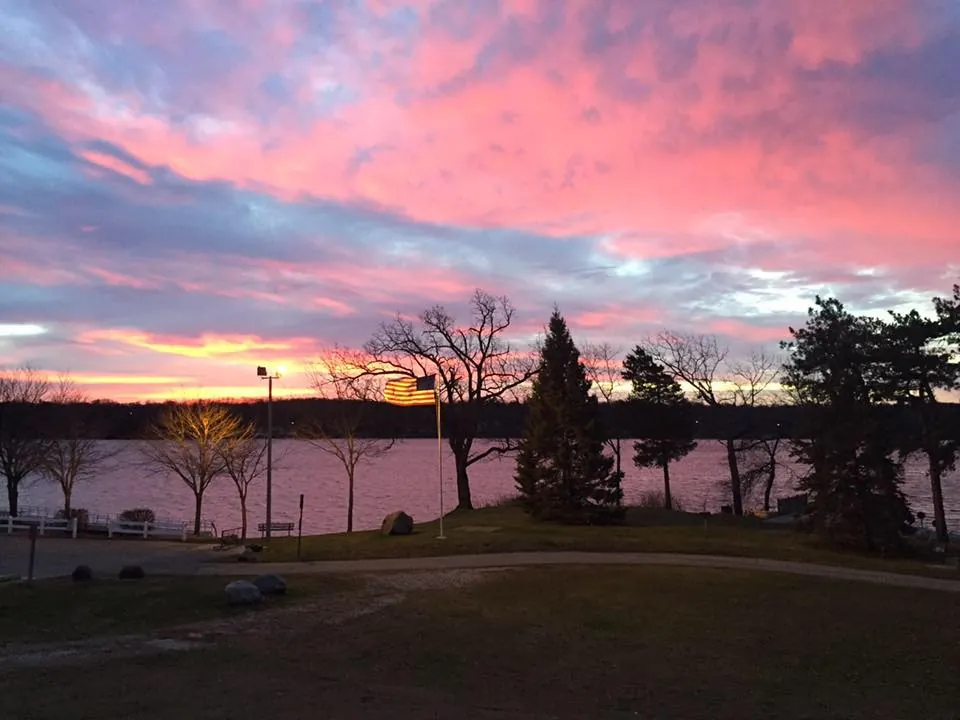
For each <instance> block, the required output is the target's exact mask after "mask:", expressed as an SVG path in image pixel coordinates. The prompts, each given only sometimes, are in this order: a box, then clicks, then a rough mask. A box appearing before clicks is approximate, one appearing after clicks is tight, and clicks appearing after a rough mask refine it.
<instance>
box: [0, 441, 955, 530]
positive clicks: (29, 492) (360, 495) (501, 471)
mask: <svg viewBox="0 0 960 720" xmlns="http://www.w3.org/2000/svg"><path fill="white" fill-rule="evenodd" d="M107 442H108V444H110V445H111V446H114V447H116V448H118V449H119V454H118V455H117V456H116V457H115V458H114V459H113V460H112V461H111V465H110V466H105V467H104V469H103V472H102V473H101V474H100V476H99V477H97V478H96V479H95V480H90V481H88V482H85V483H83V484H79V485H78V486H77V488H76V490H75V491H74V499H73V506H74V507H77V508H87V509H88V510H89V511H90V512H91V514H93V513H101V514H111V515H114V514H117V513H120V512H121V511H123V510H125V509H127V508H131V507H149V508H151V509H153V511H154V512H155V513H156V514H157V516H158V517H169V518H179V519H183V520H190V519H192V518H193V494H192V492H191V491H190V489H189V488H187V487H186V485H184V484H183V482H182V481H180V480H179V479H177V478H176V477H174V476H171V477H166V476H157V475H154V474H152V473H150V472H148V471H146V470H145V469H144V468H143V466H142V459H141V457H140V453H139V451H138V443H137V442H136V441H107ZM478 447H480V448H481V449H482V448H483V447H485V445H483V444H478ZM444 451H445V457H444V466H443V467H444V500H445V508H446V509H447V510H450V509H452V508H453V507H454V506H455V505H456V501H457V494H456V482H455V480H454V473H453V468H454V465H453V457H452V455H450V453H449V449H448V448H447V447H446V445H445V446H444ZM274 455H275V458H274V472H273V518H274V520H291V521H296V520H297V517H298V514H299V510H298V503H299V497H300V493H303V495H304V513H303V531H304V533H324V532H340V531H343V530H345V529H346V506H347V501H346V496H347V485H346V476H345V474H344V471H343V467H342V466H341V465H340V463H339V461H338V460H337V459H336V458H334V457H331V456H330V455H328V454H326V453H324V452H323V451H322V450H320V449H318V448H316V447H314V446H312V445H310V444H309V443H307V442H304V441H299V440H275V441H274ZM630 455H631V447H630V445H629V441H625V443H624V452H623V456H624V459H625V466H624V471H625V473H626V480H625V482H624V494H625V495H626V500H627V502H628V503H629V502H631V501H634V500H635V499H636V498H637V497H638V495H640V494H641V493H642V492H644V491H648V490H658V489H660V488H661V487H662V479H661V478H662V476H661V475H660V472H659V470H656V469H654V470H648V469H644V470H638V469H637V468H635V467H634V466H633V464H632V463H630V462H629V461H628V460H627V458H628V457H630ZM783 461H784V462H785V463H786V464H788V465H789V464H790V463H789V460H788V458H787V456H786V448H784V452H783ZM513 470H514V460H513V458H512V457H505V458H502V459H498V458H492V459H487V460H485V461H482V462H480V463H477V464H475V465H473V466H472V467H471V468H470V480H471V488H472V490H473V498H474V504H475V505H476V506H482V505H485V504H491V503H495V502H496V501H498V500H500V499H503V498H504V497H507V496H512V495H514V494H515V493H514V481H513ZM795 472H796V468H795V467H794V468H793V469H792V470H788V469H780V470H779V476H780V477H779V480H778V484H777V487H776V488H775V490H774V493H773V497H774V498H776V497H777V496H780V497H783V496H786V495H791V494H793V487H792V486H793V483H794V473H795ZM725 477H727V466H726V456H725V454H724V449H723V447H722V446H721V445H720V443H718V442H717V441H713V440H705V441H701V443H700V445H699V446H698V447H697V449H696V450H695V451H694V452H692V453H691V454H689V455H688V456H687V457H686V458H684V459H683V460H681V461H680V462H678V463H676V464H675V465H673V466H671V480H672V488H673V493H674V497H676V498H678V499H679V500H680V501H681V502H682V504H683V507H684V508H685V509H687V510H693V511H700V510H703V509H707V510H711V511H718V510H719V507H720V505H722V504H727V503H729V500H728V498H727V496H726V494H725V493H724V491H723V490H722V489H721V488H720V486H719V481H721V480H723V479H724V478H725ZM944 485H945V487H944V494H945V496H946V510H947V517H948V519H949V520H951V521H952V522H951V523H950V527H952V528H956V527H958V525H960V476H958V474H957V473H954V474H953V475H951V476H949V477H948V478H946V480H945V483H944ZM265 486H266V483H265V481H264V480H260V481H258V482H256V483H254V485H253V486H252V487H251V490H250V498H249V500H248V509H249V523H250V528H251V529H252V530H255V528H256V523H257V522H261V521H262V520H263V517H264V504H265V498H264V493H265ZM438 488H439V485H438V481H437V444H436V441H431V440H419V439H417V440H404V441H400V442H398V443H397V444H396V445H395V446H394V447H393V449H392V450H391V451H390V452H389V453H387V454H386V455H385V456H383V457H381V458H378V459H375V460H371V461H370V462H369V463H365V464H362V465H360V466H359V467H358V468H357V489H356V508H355V514H354V527H355V528H356V529H369V528H374V527H378V526H379V524H380V521H381V520H382V519H383V516H384V515H385V514H387V513H388V512H391V511H393V510H405V511H406V512H408V513H410V514H411V515H412V516H413V517H414V519H415V520H422V521H425V520H429V519H432V518H435V517H437V514H438V511H439V491H438ZM905 490H906V492H907V496H908V497H909V499H910V502H911V506H912V508H913V509H914V511H917V510H923V511H925V512H926V513H927V514H928V516H932V510H931V504H930V486H929V481H928V479H927V477H926V472H925V470H924V465H923V463H922V462H921V461H919V460H916V461H912V462H911V463H909V464H908V466H907V473H906V486H905ZM3 496H4V497H3V498H2V500H0V505H5V501H6V497H5V493H3ZM756 500H757V502H756V503H754V505H757V504H758V503H762V495H761V496H759V497H758V498H757V499H756ZM61 502H62V501H61V496H60V492H59V488H58V487H57V486H55V485H52V484H50V483H47V482H43V481H32V482H28V483H27V485H26V486H25V487H24V488H23V489H22V492H21V505H22V506H39V507H45V508H48V509H49V510H50V511H51V512H53V511H55V510H56V508H58V507H60V505H61ZM203 517H204V519H206V520H210V521H213V522H214V523H215V524H216V527H217V529H218V530H223V529H224V528H229V527H236V526H238V525H239V524H240V506H239V503H238V502H237V498H236V490H235V489H234V486H233V483H232V482H231V481H230V480H229V479H227V478H223V479H218V480H216V481H215V482H214V483H213V484H212V485H211V487H210V488H209V490H208V491H207V493H206V495H205V496H204V508H203ZM252 534H255V533H252Z"/></svg>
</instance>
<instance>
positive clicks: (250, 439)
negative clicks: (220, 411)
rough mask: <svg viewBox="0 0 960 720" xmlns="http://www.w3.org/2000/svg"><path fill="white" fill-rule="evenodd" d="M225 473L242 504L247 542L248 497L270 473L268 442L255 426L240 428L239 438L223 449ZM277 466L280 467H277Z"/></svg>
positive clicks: (227, 442)
mask: <svg viewBox="0 0 960 720" xmlns="http://www.w3.org/2000/svg"><path fill="white" fill-rule="evenodd" d="M219 452H220V458H221V460H222V461H223V471H224V472H225V473H226V475H227V476H228V477H229V478H230V479H231V480H232V481H233V485H234V487H235V488H236V489H237V497H238V498H239V500H240V540H241V541H245V540H246V539H247V497H248V496H249V493H250V486H251V485H252V484H253V483H254V482H256V481H257V480H258V479H259V478H261V477H262V476H263V475H264V474H265V473H266V471H267V462H266V457H267V442H266V440H264V439H262V438H258V437H257V428H256V425H255V424H254V423H247V424H242V423H241V424H239V426H238V428H237V430H236V434H235V435H233V436H231V437H228V438H226V439H225V440H224V442H223V443H222V444H221V445H220V450H219ZM274 466H276V464H274Z"/></svg>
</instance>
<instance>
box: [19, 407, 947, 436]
mask: <svg viewBox="0 0 960 720" xmlns="http://www.w3.org/2000/svg"><path fill="white" fill-rule="evenodd" d="M179 404H180V403H176V402H165V403H114V402H103V401H92V402H90V401H87V402H85V403H84V404H83V415H84V420H83V422H82V423H81V430H82V432H83V433H84V435H85V436H86V437H90V438H94V439H107V440H139V439H143V437H144V435H145V433H146V432H147V430H148V429H149V428H150V427H151V426H152V425H153V424H154V423H155V422H156V421H157V419H158V418H160V416H161V415H162V414H163V413H164V411H165V410H167V409H169V408H170V407H171V406H175V405H179ZM219 404H220V405H224V406H226V407H229V408H230V409H231V410H232V411H234V412H235V413H237V415H239V416H240V417H241V418H243V419H244V420H245V421H248V422H252V423H254V424H255V426H256V431H257V433H258V434H261V435H263V434H266V431H267V420H266V418H267V409H266V403H265V402H229V401H221V402H219ZM64 409H65V408H64V407H62V406H60V405H58V404H57V403H54V402H49V403H43V404H41V405H36V406H21V407H14V406H12V405H11V406H8V413H9V414H11V415H13V414H16V416H17V417H18V418H20V422H21V423H22V424H23V428H24V432H25V433H27V432H29V433H31V434H32V435H34V436H37V437H40V436H43V435H56V434H60V433H62V432H63V430H62V428H63V427H64V426H65V424H67V423H68V420H67V418H68V417H69V413H65V412H64ZM72 409H76V408H72ZM459 411H460V408H459V407H458V406H456V405H452V406H445V407H444V412H443V415H444V417H443V418H442V419H443V424H444V426H447V425H448V424H449V425H454V424H456V423H457V420H458V418H457V414H458V412H459ZM357 412H359V414H360V415H361V416H362V418H363V420H362V423H361V425H360V426H359V428H358V430H357V436H358V437H367V438H397V439H401V438H435V437H436V433H437V430H436V419H435V417H434V411H433V409H432V408H426V407H419V408H418V407H415V408H398V407H394V406H392V405H388V404H386V403H384V402H377V401H356V400H335V399H326V398H305V399H284V400H274V401H273V435H274V437H277V438H295V437H297V436H298V428H302V427H305V426H310V425H313V424H316V423H317V422H320V423H323V424H331V423H336V422H339V421H340V418H342V417H343V415H344V414H351V413H357ZM527 412H528V407H527V404H526V403H524V402H511V403H489V404H486V405H484V406H483V408H482V409H481V410H480V411H479V412H477V413H476V414H475V418H476V420H477V433H476V437H477V438H478V439H484V440H499V439H502V438H519V437H520V436H521V435H522V433H523V428H524V423H525V422H526V417H527ZM871 412H873V413H876V415H877V416H878V417H882V418H884V422H885V423H887V424H888V425H889V426H890V427H891V428H893V429H894V430H895V431H897V432H906V431H907V430H908V429H910V428H912V427H914V426H915V425H916V424H917V419H916V417H915V416H914V415H913V414H912V413H911V412H910V410H909V408H906V407H899V406H878V407H875V408H872V410H871ZM598 413H599V416H600V419H601V422H602V424H603V426H604V427H605V428H607V429H608V432H609V433H610V435H611V437H613V436H617V437H620V438H638V437H646V436H648V435H649V434H650V433H651V432H652V431H653V429H655V428H659V427H661V426H662V421H663V417H662V416H663V410H662V408H660V407H658V406H657V405H655V404H651V403H644V402H642V401H639V400H630V399H623V400H612V401H611V402H609V403H600V407H599V408H598ZM820 414H821V413H820V412H819V411H818V410H817V409H816V408H809V407H800V406H797V405H787V404H774V405H758V406H754V407H750V406H736V407H735V406H724V405H721V406H708V405H698V404H694V405H693V406H692V407H691V409H690V417H691V419H692V421H693V425H694V429H693V437H695V438H697V439H701V440H704V439H718V438H722V437H724V436H726V435H729V434H733V435H735V436H736V437H740V438H744V439H751V438H765V437H779V438H783V439H790V438H796V437H800V436H801V435H802V434H803V432H804V430H805V428H807V427H809V426H810V425H811V424H815V423H816V422H817V417H818V416H819V415H820ZM936 423H937V427H938V428H939V429H940V430H942V432H943V433H945V434H946V436H948V437H952V438H954V439H960V403H944V405H943V412H942V415H941V416H940V417H938V418H937V419H936Z"/></svg>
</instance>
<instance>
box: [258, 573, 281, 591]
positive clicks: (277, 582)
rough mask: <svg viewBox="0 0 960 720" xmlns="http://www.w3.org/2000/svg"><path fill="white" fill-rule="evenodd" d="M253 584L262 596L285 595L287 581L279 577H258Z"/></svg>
mask: <svg viewBox="0 0 960 720" xmlns="http://www.w3.org/2000/svg"><path fill="white" fill-rule="evenodd" d="M253 584H254V585H256V586H257V589H258V590H260V592H261V593H262V594H263V595H286V594H287V581H286V580H284V579H283V578H282V577H280V576H279V575H260V576H259V577H258V578H257V579H256V580H254V581H253Z"/></svg>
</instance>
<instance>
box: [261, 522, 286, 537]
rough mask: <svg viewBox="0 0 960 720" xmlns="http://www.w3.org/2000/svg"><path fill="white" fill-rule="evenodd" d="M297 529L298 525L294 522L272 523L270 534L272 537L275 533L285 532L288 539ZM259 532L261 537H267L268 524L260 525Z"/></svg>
mask: <svg viewBox="0 0 960 720" xmlns="http://www.w3.org/2000/svg"><path fill="white" fill-rule="evenodd" d="M295 527H296V524H295V523H292V522H272V523H270V534H271V535H272V534H273V533H275V532H285V533H286V534H287V537H290V535H291V534H292V533H293V529H294V528H295ZM257 530H259V531H260V537H264V536H266V534H267V523H260V524H259V525H257Z"/></svg>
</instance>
